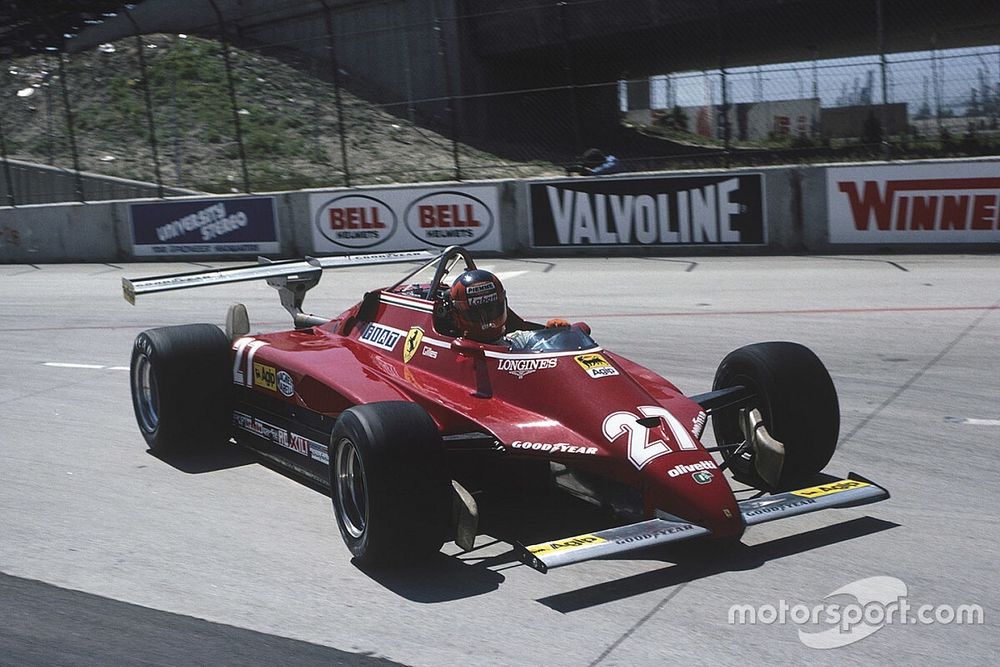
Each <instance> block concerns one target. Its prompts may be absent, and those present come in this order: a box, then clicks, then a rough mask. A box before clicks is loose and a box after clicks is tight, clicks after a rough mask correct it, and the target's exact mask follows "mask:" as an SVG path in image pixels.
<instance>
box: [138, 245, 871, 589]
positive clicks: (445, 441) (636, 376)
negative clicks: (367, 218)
mask: <svg viewBox="0 0 1000 667" xmlns="http://www.w3.org/2000/svg"><path fill="white" fill-rule="evenodd" d="M392 262H423V265H422V266H420V268H418V269H417V270H416V271H414V272H412V273H411V274H410V275H408V276H406V277H405V278H403V279H402V280H400V281H399V282H397V283H396V284H394V285H392V286H390V287H386V288H383V289H377V290H374V291H372V292H368V293H366V294H365V295H364V298H363V299H362V300H361V301H360V303H358V304H357V305H355V306H354V307H352V308H350V309H349V310H347V311H346V312H344V313H342V314H341V315H339V316H337V317H335V318H333V319H327V318H322V317H317V316H314V315H308V314H306V313H304V312H303V311H302V300H303V296H304V295H305V293H306V291H307V290H309V289H310V288H312V287H314V286H315V285H316V284H317V283H318V282H319V278H320V275H321V273H322V271H323V269H324V268H334V267H344V266H351V265H369V264H382V263H392ZM475 268H476V267H475V263H474V261H473V259H472V258H471V257H470V256H469V255H468V254H467V253H466V251H465V250H463V249H462V248H458V247H451V248H448V249H447V250H445V251H444V252H442V253H441V254H440V255H432V254H430V253H427V252H404V253H388V254H380V255H356V256H347V257H328V258H321V259H315V258H309V259H307V260H305V261H292V262H268V261H267V260H262V263H261V264H259V265H255V266H246V267H238V268H231V269H221V270H213V271H202V272H196V273H187V274H179V275H172V276H165V277H158V278H145V279H138V280H128V279H125V280H124V281H123V283H124V284H123V287H124V291H125V298H126V299H127V300H128V301H130V302H132V303H135V298H136V297H137V296H138V295H141V294H146V293H151V292H158V291H164V290H172V289H181V288H187V287H196V286H201V285H210V284H219V283H228V282H237V281H243V280H253V279H265V280H267V282H268V283H269V284H270V285H271V286H273V287H275V288H277V290H278V292H279V295H280V298H281V302H282V305H284V307H285V308H286V309H287V310H288V311H289V312H290V313H291V315H292V319H293V321H294V329H292V330H289V331H280V332H277V333H268V334H254V335H250V326H249V321H248V317H247V314H246V309H245V308H244V307H243V306H241V305H239V304H237V305H234V306H232V307H230V310H229V313H228V316H227V319H226V331H225V333H224V332H223V331H222V330H221V329H219V328H218V327H216V326H214V325H209V324H191V325H185V326H177V327H166V328H160V329H152V330H149V331H145V332H143V333H141V334H139V336H138V337H137V338H136V341H135V347H134V350H133V352H132V363H131V384H132V400H133V404H134V408H135V414H136V419H137V421H138V423H139V428H140V430H141V431H142V434H143V436H144V438H145V440H146V442H147V443H148V445H149V447H150V448H151V449H152V450H153V451H154V452H158V453H165V454H172V453H178V452H183V451H189V450H190V449H191V448H192V447H198V446H204V445H205V444H210V445H211V444H222V443H225V442H227V441H229V440H230V439H235V441H236V443H238V444H240V445H244V446H247V447H250V448H252V449H254V450H256V451H257V452H259V453H260V454H261V455H263V456H265V457H267V458H268V459H270V460H272V461H274V462H276V463H278V464H280V465H281V466H282V467H284V468H287V469H289V470H291V471H293V472H294V473H296V474H298V475H301V476H304V477H306V478H308V479H310V480H312V481H314V482H318V483H319V484H321V485H323V486H325V487H327V488H329V490H330V495H331V496H332V498H333V505H334V510H335V514H336V518H337V523H338V525H339V527H340V532H341V534H342V535H343V538H344V541H345V542H346V543H347V546H348V547H349V548H350V550H351V552H352V553H353V554H354V556H355V558H356V559H357V560H358V562H360V563H363V564H387V563H398V562H409V561H413V560H415V559H418V558H421V557H426V556H430V555H432V554H435V553H437V552H438V551H439V550H440V548H441V546H442V544H443V543H444V542H445V541H446V540H448V539H454V540H455V542H456V543H457V544H458V545H459V546H460V547H462V548H464V549H471V548H472V547H473V544H474V540H475V536H476V532H477V521H478V509H477V503H476V499H475V498H476V497H477V493H476V492H478V491H479V490H481V487H483V486H484V485H488V484H489V483H491V482H492V483H496V482H498V481H499V482H500V483H501V484H502V483H503V482H504V481H505V480H506V481H507V482H515V481H516V482H518V483H520V482H523V481H524V479H525V477H530V476H532V475H535V474H536V473H538V472H539V471H541V475H540V477H541V478H542V480H543V481H548V482H552V483H554V484H555V485H556V486H558V487H559V488H561V489H564V490H566V491H569V492H570V493H572V494H574V495H576V496H579V497H583V498H585V499H587V500H589V501H592V502H594V503H597V504H600V505H603V506H605V507H609V508H611V509H613V510H614V511H615V512H616V513H617V514H618V515H619V516H620V517H623V518H624V521H626V522H628V523H625V525H620V526H618V527H614V528H610V529H607V530H598V531H595V532H593V533H590V534H584V535H577V536H574V537H568V538H565V539H554V540H551V541H548V542H544V543H541V544H536V545H533V546H527V547H525V546H522V545H520V544H517V545H515V548H516V549H517V551H518V556H519V558H520V559H521V560H522V561H523V562H524V563H526V564H528V565H530V566H531V567H534V568H535V569H537V570H540V571H542V572H545V571H547V570H548V569H549V568H552V567H558V566H562V565H567V564H569V563H574V562H578V561H583V560H588V559H591V558H596V557H599V556H606V555H608V554H616V553H623V552H627V551H632V550H635V549H639V548H644V547H648V546H650V545H653V544H661V543H666V542H673V541H677V540H686V539H690V538H693V537H700V536H705V537H711V538H717V539H718V538H721V539H730V540H733V539H738V538H739V537H740V536H741V535H742V534H743V532H744V531H745V530H746V528H747V526H751V525H754V524H757V523H762V522H765V521H773V520H775V519H782V518H786V517H790V516H794V515H797V514H803V513H806V512H813V511H816V510H820V509H825V508H828V507H842V506H847V505H858V504H863V503H866V502H874V501H877V500H882V499H885V498H888V496H889V494H888V492H887V491H886V490H885V489H883V488H882V487H880V486H878V485H876V484H875V483H873V482H871V481H868V480H865V479H863V478H861V477H857V476H850V477H849V478H848V479H838V480H835V481H830V482H827V483H823V484H819V485H815V484H816V482H815V480H816V475H817V474H818V473H819V472H820V471H821V470H822V469H823V467H824V466H825V465H826V464H827V463H828V462H829V460H830V458H831V456H832V455H833V453H834V449H835V447H836V444H837V435H838V430H839V421H840V412H839V407H838V402H837V395H836V391H835V390H834V386H833V383H832V381H831V380H830V376H829V374H828V373H827V371H826V369H825V368H824V366H823V364H822V363H821V362H820V360H819V359H818V358H817V357H816V355H814V354H813V353H812V352H811V351H809V350H808V349H807V348H805V347H803V346H801V345H798V344H795V343H787V342H770V343H760V344H756V345H749V346H746V347H743V348H740V349H738V350H736V351H734V352H732V353H730V354H729V355H728V356H726V358H725V359H723V361H722V363H721V365H720V366H719V368H718V371H717V372H716V375H715V383H714V387H713V388H712V391H709V392H707V393H704V394H699V395H696V396H685V395H683V394H682V393H681V392H680V391H679V390H678V389H677V388H676V387H675V386H674V385H673V384H671V383H670V382H669V381H667V380H665V379H663V378H662V377H660V376H659V375H657V374H656V373H654V372H652V371H650V370H648V369H646V368H643V367H642V366H639V365H638V364H635V363H633V362H631V361H629V360H628V359H626V358H624V357H622V356H619V355H618V354H615V353H612V352H610V351H608V350H605V349H604V348H602V347H601V346H600V345H599V344H598V343H597V342H595V341H594V340H593V339H592V338H591V336H590V329H589V328H588V327H587V326H586V325H585V324H582V323H578V324H574V325H566V324H565V323H561V322H557V323H555V324H554V325H550V326H544V325H542V324H536V323H534V322H528V321H525V320H523V319H521V318H520V317H518V316H517V315H516V314H515V313H514V312H513V311H512V310H510V309H507V310H506V330H507V332H508V335H507V336H505V337H503V338H499V339H498V340H496V341H495V342H493V343H484V342H479V341H477V340H473V339H472V338H470V337H469V335H468V331H466V330H463V329H459V330H456V328H455V317H456V304H455V302H454V301H455V300H454V294H455V291H454V290H453V289H450V288H451V283H452V281H453V280H454V276H455V275H456V274H457V273H459V272H460V271H459V270H458V269H461V270H464V271H465V272H468V271H474V270H475ZM449 275H450V276H451V277H452V278H451V280H448V281H447V282H446V279H447V278H448V277H449ZM466 282H467V284H465V285H464V287H463V290H462V292H463V294H464V296H465V298H467V299H468V300H469V301H470V302H474V301H476V300H477V299H478V300H483V299H481V298H479V297H482V294H487V293H491V292H490V290H489V288H487V287H486V286H485V285H484V284H480V283H476V282H472V283H468V281H466ZM480 292H482V294H480ZM499 297H500V299H501V300H502V302H503V305H504V307H506V301H505V297H504V296H503V294H502V292H501V293H500V294H499ZM550 324H551V323H550ZM462 333H465V334H466V335H465V336H462V335H459V334H462ZM498 333H502V332H498ZM709 417H711V418H712V423H713V428H714V431H715V440H716V442H717V443H718V444H717V446H715V447H711V448H707V447H705V446H704V445H703V444H702V442H701V436H702V432H703V430H704V428H705V425H706V422H707V419H708V418H709ZM716 452H717V453H718V454H720V456H721V461H718V462H717V461H716V460H715V458H713V453H716ZM510 465H515V466H517V465H519V466H522V468H521V469H519V472H518V473H517V474H510V472H509V471H510V470H512V469H513V468H509V467H507V468H505V466H510ZM727 467H728V468H729V469H730V470H731V471H732V473H733V476H734V478H735V479H737V480H739V481H741V482H744V483H747V484H749V485H751V486H753V487H754V488H757V489H760V490H761V491H762V493H761V494H759V495H758V496H756V497H753V498H751V499H749V500H744V501H738V500H737V498H736V496H735V495H734V493H733V490H732V489H731V487H730V484H729V481H728V480H727V478H726V477H725V476H724V475H723V474H722V471H723V470H724V469H725V468H727ZM496 471H506V472H505V473H504V474H499V475H497V474H492V475H491V473H495V472H496ZM484 480H485V481H484ZM807 484H813V486H810V487H808V488H798V487H799V486H803V485H807ZM788 489H793V490H788ZM764 492H769V495H764Z"/></svg>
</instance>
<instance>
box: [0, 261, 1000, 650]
mask: <svg viewBox="0 0 1000 667" xmlns="http://www.w3.org/2000/svg"><path fill="white" fill-rule="evenodd" d="M483 263H484V264H487V265H490V266H492V267H493V268H494V270H496V271H499V272H501V274H502V275H503V276H504V278H505V281H506V285H507V288H508V292H509V296H510V301H511V304H512V307H514V308H515V309H516V310H517V311H518V312H519V313H521V314H523V315H525V316H530V317H534V318H545V317H548V316H561V317H566V318H568V319H571V320H574V321H575V320H584V321H587V322H588V323H589V324H590V325H591V326H592V327H593V330H594V336H595V337H596V338H597V339H598V341H599V342H601V343H602V344H604V345H605V346H606V347H608V348H610V349H613V350H615V351H618V352H621V353H623V354H625V355H626V356H629V357H630V358H632V359H634V360H636V361H638V362H640V363H642V364H644V365H647V366H649V367H651V368H653V369H654V370H656V371H658V372H660V373H662V374H664V375H665V376H666V377H668V378H670V379H671V380H673V381H674V382H675V384H677V385H678V386H679V387H680V388H681V389H682V390H683V391H685V392H687V393H698V392H701V391H705V390H707V389H709V388H710V386H711V382H712V376H713V374H714V371H715V368H716V366H717V364H718V362H719V361H720V360H721V359H722V357H723V356H724V355H725V354H726V353H727V352H729V351H730V350H732V349H734V348H736V347H739V346H741V345H744V344H747V343H750V342H755V341H763V340H795V341H798V342H801V343H804V344H805V345H808V346H809V347H811V348H812V349H813V350H815V351H816V353H817V354H818V355H819V356H820V357H821V358H822V359H823V360H824V362H825V363H826V365H827V367H828V368H829V370H830V373H831V375H832V376H833V379H834V382H835V383H836V385H837V389H838V392H839V395H840V401H841V410H842V424H841V440H840V446H839V449H838V452H837V454H836V455H835V457H834V459H833V461H832V462H831V464H830V466H829V467H828V468H827V471H828V472H829V473H830V474H833V475H842V474H845V473H847V472H848V471H856V472H858V473H861V474H863V475H866V476H868V477H870V478H873V479H875V480H877V481H878V482H879V483H881V484H883V485H885V486H886V487H888V488H889V489H890V490H891V491H892V494H893V497H892V499H891V500H889V501H887V502H883V503H878V504H874V505H868V506H864V507H857V508H851V509H842V510H830V511H825V512H819V513H816V514H811V515H807V516H801V517H793V518H790V519H787V520H783V521H777V522H773V523H767V524H764V525H761V526H757V527H754V528H752V529H750V530H749V531H748V533H747V534H746V535H745V537H744V539H743V545H742V546H737V547H735V548H732V549H730V550H728V551H725V552H718V551H716V550H714V549H709V548H705V547H704V546H700V545H695V544H689V545H674V546H668V547H664V548H656V549H652V550H647V551H643V552H638V553H634V554H629V555H627V556H624V557H618V558H613V559H606V560H597V561H591V562H586V563H582V564H578V565H574V566H570V567H566V568H562V569H557V570H553V571H552V572H550V573H549V574H547V575H543V574H540V573H538V572H535V571H534V570H531V569H529V568H526V567H524V566H522V565H519V564H517V563H516V562H515V561H513V560H512V558H511V555H510V549H509V546H508V544H507V543H505V542H502V541H497V540H496V539H494V538H495V537H496V536H495V535H492V534H489V533H487V534H482V535H480V537H479V540H478V542H477V545H479V547H480V548H478V549H477V550H476V551H473V552H471V553H469V554H465V555H460V556H457V557H455V556H446V555H442V556H441V557H440V559H439V560H438V561H437V562H435V563H432V564H431V565H430V566H429V567H427V568H424V569H422V570H418V571H412V572H402V573H393V574H383V573H366V572H364V571H362V570H360V569H359V568H358V567H356V566H355V565H353V564H352V563H351V561H350V559H349V558H348V552H347V550H346V548H345V547H344V546H343V544H342V543H341V540H340V536H339V534H338V532H337V529H336V526H335V523H334V517H333V513H332V510H331V508H330V501H329V499H328V498H327V497H326V496H325V495H323V494H322V493H320V492H319V491H317V490H316V489H313V488H310V487H309V486H306V485H303V484H301V483H300V482H298V481H296V480H295V479H293V478H290V477H288V476H286V475H283V474H281V473H279V472H277V471H275V470H273V469H271V468H269V467H267V466H265V465H262V464H261V463H259V462H258V461H257V460H256V459H255V458H254V457H253V456H251V455H249V454H246V453H244V452H242V451H240V450H238V449H237V448H235V447H233V448H232V450H231V451H226V452H223V453H220V454H215V455H212V456H202V457H195V458H193V459H185V460H179V461H178V460H175V461H164V460H160V459H158V458H155V457H153V456H151V455H150V454H149V453H148V452H147V451H146V447H145V446H144V443H143V441H142V438H141V437H140V435H139V432H138V430H137V427H136V426H135V423H134V417H133V414H132V406H131V402H130V398H129V388H128V373H127V372H126V371H125V370H122V369H121V367H126V366H127V365H128V363H129V354H130V350H131V345H132V340H133V339H134V337H135V335H136V334H137V333H139V332H140V331H142V330H143V329H146V328H150V327H154V326H163V325H172V324H183V323H189V322H196V321H207V322H214V323H218V324H221V323H222V321H223V319H224V313H225V310H226V307H227V306H228V304H230V303H232V302H234V301H243V302H245V303H246V304H247V306H248V308H249V311H250V315H251V321H252V323H253V327H254V330H261V331H264V330H275V329H278V328H285V327H286V326H287V325H288V324H287V323H288V318H287V315H286V314H285V312H284V311H283V310H282V309H281V308H280V306H279V304H278V299H277V295H276V294H275V293H274V292H273V290H271V289H270V288H268V287H267V286H266V285H264V284H263V283H257V284H242V285H234V286H219V287H209V288H204V289H199V290H191V291H186V292H175V293H170V294H162V295H153V296H150V297H146V298H141V299H140V301H139V303H138V305H137V306H134V307H133V306H130V305H128V304H127V303H126V302H125V301H124V300H123V299H122V298H121V290H120V286H119V282H120V278H121V276H123V275H126V276H129V277H138V276H145V275H157V274H162V273H167V272H176V271H182V270H194V269H196V268H198V266H195V265H190V264H169V265H168V264H142V265H128V266H111V265H100V264H98V265H45V266H29V265H19V266H15V265H6V266H0V355H2V358H3V360H4V361H3V372H2V373H0V663H2V664H162V665H186V664H276V663H277V664H359V665H360V664H387V661H393V662H398V663H403V664H407V665H452V664H470V665H523V664H545V665H553V666H555V665H654V664H656V665H659V664H664V663H675V662H681V661H685V662H693V663H695V664H702V663H715V664H737V663H739V664H759V663H788V662H795V663H803V662H807V663H810V664H831V665H838V666H840V665H843V664H855V663H869V664H886V663H897V662H902V663H914V662H920V663H922V664H970V665H986V664H991V665H995V664H998V663H1000V632H998V628H997V624H998V618H1000V592H998V589H1000V586H998V584H1000V574H998V568H997V557H998V555H1000V548H998V544H1000V529H998V512H997V497H996V495H997V493H996V492H997V479H998V478H1000V450H998V447H1000V445H998V443H1000V258H998V257H996V256H988V255H979V256H930V255H920V256H898V255H897V256H891V257H872V256H867V257H857V258H853V257H791V258H748V257H741V258H697V259H690V260H688V259H682V258H670V259H665V258H659V259H623V258H622V259H608V260H603V259H559V260H551V261H546V260H491V261H486V262H483ZM212 266H222V265H221V264H212ZM401 275H402V267H387V268H358V269H352V270H350V271H330V272H328V273H327V275H326V276H325V277H324V279H323V283H322V284H321V285H320V287H318V288H317V289H315V290H313V292H312V293H310V295H309V296H308V297H307V299H306V306H307V310H310V311H312V312H316V313H327V314H334V313H337V312H340V311H341V310H342V309H344V308H346V307H347V306H349V305H350V304H351V303H352V302H353V301H354V300H356V299H358V298H359V297H360V295H361V294H362V292H363V291H365V290H368V289H371V288H372V287H374V286H376V285H379V284H387V283H389V282H393V281H394V280H395V277H396V276H401ZM47 364H49V365H47ZM51 364H61V365H51ZM708 441H709V442H710V441H711V439H710V438H709V439H708ZM497 512H498V514H497V516H498V518H496V519H494V520H493V522H492V523H491V524H488V525H487V526H486V527H487V528H488V529H489V530H494V528H495V529H496V530H494V532H497V533H500V532H503V533H504V534H505V535H506V534H513V535H516V536H519V537H521V538H523V539H524V540H525V541H527V542H528V543H531V542H530V540H532V539H533V538H534V540H535V541H541V540H545V539H548V538H557V537H566V536H570V535H575V534H579V533H581V532H586V531H589V530H591V529H593V528H595V527H600V526H595V525H594V524H595V522H599V521H602V520H606V518H605V517H603V516H601V515H599V514H598V513H595V512H593V511H592V510H590V509H588V508H586V507H583V506H581V505H579V504H578V503H577V502H576V501H572V500H565V501H563V500H559V501H555V502H553V503H546V504H541V503H533V502H532V501H531V500H530V499H529V500H526V501H524V502H523V503H522V506H520V507H516V508H513V509H507V508H500V509H498V510H497ZM444 551H445V552H447V553H448V554H455V553H456V551H457V549H456V548H455V547H454V545H446V547H445V550H444ZM870 577H893V578H895V579H897V580H899V581H900V582H902V584H904V585H905V587H906V600H907V601H908V602H909V603H910V604H911V605H912V606H913V607H914V609H915V608H916V607H917V606H920V605H922V604H929V605H933V606H934V607H935V609H939V608H940V607H942V606H944V605H950V606H951V607H952V608H957V607H958V606H959V605H979V606H980V607H981V608H982V610H983V621H984V622H983V623H982V624H979V623H968V624H957V623H954V622H953V623H950V624H947V623H943V622H935V623H931V624H921V623H908V624H900V623H899V622H898V616H897V620H895V622H892V623H888V624H879V625H877V626H874V627H876V630H875V631H874V632H873V633H872V634H870V635H869V636H867V637H865V638H863V639H860V641H856V642H854V643H851V644H849V645H847V646H844V647H841V648H835V649H827V650H819V649H815V648H811V647H809V646H807V645H806V644H805V643H804V642H803V640H801V639H800V634H799V633H800V631H802V632H805V633H815V632H818V631H822V630H828V629H830V627H831V626H830V625H829V624H828V623H825V622H824V620H823V617H819V619H818V623H817V624H811V623H805V624H800V623H797V622H795V621H794V619H791V618H788V617H786V619H785V622H784V623H781V622H778V621H777V620H775V621H773V622H771V623H766V622H764V618H765V616H764V612H763V611H761V614H762V618H761V619H759V620H758V623H756V624H749V623H742V624H741V623H731V622H730V618H729V610H730V608H731V607H732V605H751V606H752V607H754V608H755V609H764V608H765V607H766V606H767V605H770V606H772V607H773V608H775V609H779V608H780V607H781V606H782V604H784V605H786V606H787V607H788V608H789V609H791V608H792V607H795V606H797V605H798V606H802V605H805V606H807V607H809V608H810V609H811V608H813V607H816V606H817V605H820V604H823V603H834V602H841V603H842V604H848V603H851V602H857V600H856V599H855V598H854V597H849V596H845V595H838V596H833V597H828V596H830V594H831V593H833V592H834V591H837V590H838V589H840V588H842V587H845V586H849V585H851V584H852V582H856V581H858V580H865V579H868V578H870ZM851 590H854V591H855V592H856V591H857V590H858V588H857V587H855V588H853V589H851ZM945 617H946V615H945Z"/></svg>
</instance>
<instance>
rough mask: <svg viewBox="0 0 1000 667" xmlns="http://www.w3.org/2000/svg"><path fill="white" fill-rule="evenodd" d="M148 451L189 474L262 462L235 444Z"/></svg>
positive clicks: (154, 456) (147, 451)
mask: <svg viewBox="0 0 1000 667" xmlns="http://www.w3.org/2000/svg"><path fill="white" fill-rule="evenodd" d="M146 453H147V454H149V455H150V456H152V457H153V458H156V459H159V460H160V461H163V462H164V463H166V464H167V465H169V466H170V467H172V468H175V469H177V470H180V471H181V472H186V473H188V474H189V475H199V474H202V473H206V472H216V471H218V470H228V469H229V468H239V467H240V466H245V465H251V464H253V463H261V459H260V457H258V456H256V455H254V453H253V452H251V451H250V450H247V449H243V448H242V447H236V446H235V445H230V446H224V447H215V446H212V447H206V448H204V449H203V450H202V451H197V450H195V451H194V452H191V453H185V454H160V453H157V452H153V451H152V450H149V449H147V450H146Z"/></svg>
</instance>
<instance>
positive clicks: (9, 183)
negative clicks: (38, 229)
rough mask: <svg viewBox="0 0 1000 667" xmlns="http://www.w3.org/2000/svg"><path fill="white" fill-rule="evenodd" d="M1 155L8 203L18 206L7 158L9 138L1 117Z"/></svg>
mask: <svg viewBox="0 0 1000 667" xmlns="http://www.w3.org/2000/svg"><path fill="white" fill-rule="evenodd" d="M0 157H2V158H3V176H4V180H5V181H6V183H7V204H8V205H10V206H16V205H17V200H16V199H15V198H14V180H13V179H12V178H11V176H10V161H9V160H8V159H7V139H6V138H5V137H4V134H3V119H2V118H0Z"/></svg>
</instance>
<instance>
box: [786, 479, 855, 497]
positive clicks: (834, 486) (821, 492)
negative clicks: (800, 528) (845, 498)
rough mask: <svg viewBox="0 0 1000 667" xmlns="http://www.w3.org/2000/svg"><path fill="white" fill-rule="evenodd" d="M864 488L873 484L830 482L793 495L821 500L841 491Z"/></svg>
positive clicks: (853, 480) (848, 480)
mask: <svg viewBox="0 0 1000 667" xmlns="http://www.w3.org/2000/svg"><path fill="white" fill-rule="evenodd" d="M863 486H871V484H869V483H868V482H861V481H859V480H856V479H842V480H840V481H839V482H830V483H829V484H820V485H819V486H811V487H809V488H808V489H799V490H798V491H792V493H794V494H795V495H797V496H802V497H803V498H819V497H820V496H828V495H830V494H831V493H840V492H841V491H850V490H851V489H860V488H861V487H863Z"/></svg>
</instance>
